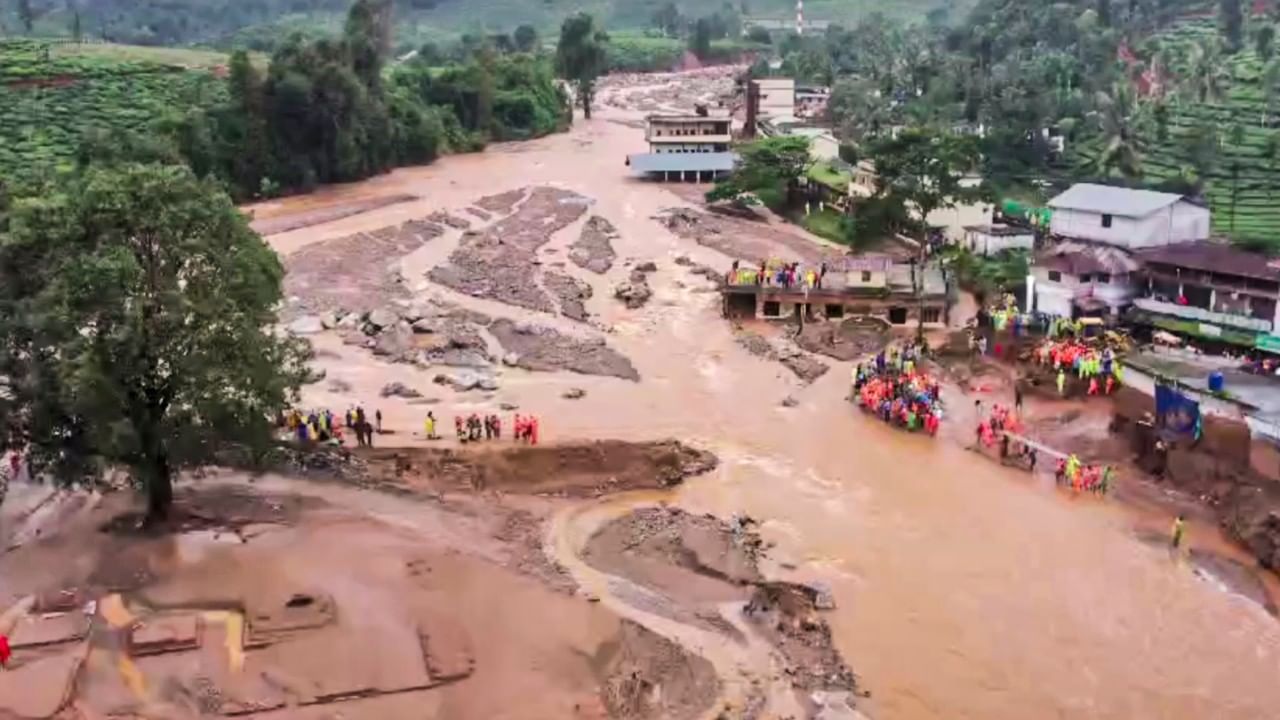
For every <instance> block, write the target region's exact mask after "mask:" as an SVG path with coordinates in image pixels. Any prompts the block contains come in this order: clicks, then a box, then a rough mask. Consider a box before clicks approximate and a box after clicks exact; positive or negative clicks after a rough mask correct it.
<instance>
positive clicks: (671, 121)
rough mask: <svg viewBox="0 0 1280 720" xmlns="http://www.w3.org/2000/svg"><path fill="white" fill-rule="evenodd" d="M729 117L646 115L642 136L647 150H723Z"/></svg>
mask: <svg viewBox="0 0 1280 720" xmlns="http://www.w3.org/2000/svg"><path fill="white" fill-rule="evenodd" d="M730 122H731V121H730V119H729V118H728V117H716V116H709V115H650V116H649V117H647V118H645V131H644V139H645V141H646V142H648V143H649V152H652V153H667V152H706V153H717V152H727V151H728V150H729V143H730V142H731V141H732V140H733V138H732V137H731V135H730V131H729V124H730Z"/></svg>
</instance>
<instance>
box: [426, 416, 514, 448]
mask: <svg viewBox="0 0 1280 720" xmlns="http://www.w3.org/2000/svg"><path fill="white" fill-rule="evenodd" d="M427 414H428V415H430V413H427ZM453 426H454V431H455V432H456V433H457V435H458V442H460V443H463V444H464V445H465V444H466V443H468V442H479V441H480V440H482V439H484V440H499V439H501V438H502V420H501V419H500V418H498V416H497V415H485V416H484V417H483V418H482V417H480V416H479V415H478V414H476V413H471V415H470V416H468V417H466V418H463V417H462V416H461V415H454V416H453Z"/></svg>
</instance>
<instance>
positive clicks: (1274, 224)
mask: <svg viewBox="0 0 1280 720" xmlns="http://www.w3.org/2000/svg"><path fill="white" fill-rule="evenodd" d="M1216 32H1217V30H1216V27H1215V25H1214V21H1213V20H1212V18H1204V19H1195V20H1190V21H1187V22H1184V23H1182V24H1180V25H1178V26H1177V27H1175V28H1172V29H1170V30H1168V31H1166V32H1164V33H1162V34H1160V35H1159V36H1157V37H1158V39H1159V40H1161V41H1163V42H1166V43H1184V44H1185V43H1189V42H1193V41H1195V40H1197V39H1199V38H1201V37H1207V36H1212V35H1214V34H1216ZM1224 63H1225V65H1226V74H1227V78H1228V85H1227V88H1226V92H1225V94H1224V95H1223V97H1222V98H1221V99H1220V100H1217V101H1214V100H1209V101H1208V102H1205V103H1199V102H1196V101H1195V100H1194V99H1189V98H1186V99H1174V98H1170V99H1168V100H1167V101H1166V102H1167V108H1168V120H1167V137H1166V139H1165V140H1164V141H1161V139H1160V137H1159V130H1158V126H1157V125H1156V124H1155V123H1154V122H1147V123H1144V124H1141V125H1139V126H1138V127H1139V130H1140V132H1139V136H1138V148H1139V153H1140V158H1141V164H1142V171H1143V180H1144V181H1146V182H1148V183H1159V182H1161V181H1166V180H1173V179H1177V178H1179V177H1181V176H1184V175H1185V174H1192V175H1194V176H1196V177H1199V178H1200V179H1202V180H1203V182H1204V191H1205V199H1206V200H1207V201H1208V202H1209V205H1210V207H1211V208H1212V210H1213V229H1214V232H1217V233H1222V234H1225V235H1230V236H1231V237H1232V238H1234V239H1236V240H1240V241H1253V242H1257V243H1260V244H1264V245H1268V246H1270V247H1271V248H1277V249H1280V202H1277V200H1278V199H1280V117H1277V109H1276V108H1273V109H1272V110H1271V111H1270V112H1268V110H1267V103H1266V94H1265V91H1264V90H1263V87H1262V79H1263V66H1264V62H1263V60H1262V58H1260V57H1259V56H1258V55H1257V54H1256V53H1255V52H1254V50H1253V48H1252V47H1251V46H1246V47H1245V48H1244V49H1242V50H1241V51H1240V52H1238V53H1236V54H1235V55H1231V56H1224ZM1075 152H1076V154H1077V156H1078V162H1079V163H1080V164H1081V165H1082V166H1087V165H1089V164H1091V163H1092V162H1093V160H1094V158H1095V157H1096V156H1097V153H1098V142H1097V141H1096V140H1094V141H1086V142H1085V143H1082V144H1081V146H1079V147H1077V148H1075Z"/></svg>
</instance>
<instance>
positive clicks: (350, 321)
mask: <svg viewBox="0 0 1280 720" xmlns="http://www.w3.org/2000/svg"><path fill="white" fill-rule="evenodd" d="M337 327H338V329H340V330H355V329H356V328H358V327H360V316H359V315H357V314H355V313H348V314H346V315H343V316H342V319H341V320H339V321H338V325H337Z"/></svg>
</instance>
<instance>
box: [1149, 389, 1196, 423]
mask: <svg viewBox="0 0 1280 720" xmlns="http://www.w3.org/2000/svg"><path fill="white" fill-rule="evenodd" d="M1156 417H1157V418H1158V421H1157V422H1158V423H1159V425H1160V427H1162V428H1164V429H1165V430H1168V431H1170V432H1175V433H1181V434H1184V435H1193V434H1195V431H1196V424H1197V422H1198V421H1199V419H1200V403H1198V402H1196V401H1195V400H1192V399H1191V398H1189V397H1187V396H1186V395H1183V394H1182V393H1180V392H1178V390H1177V389H1176V388H1173V387H1171V386H1169V385H1156Z"/></svg>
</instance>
